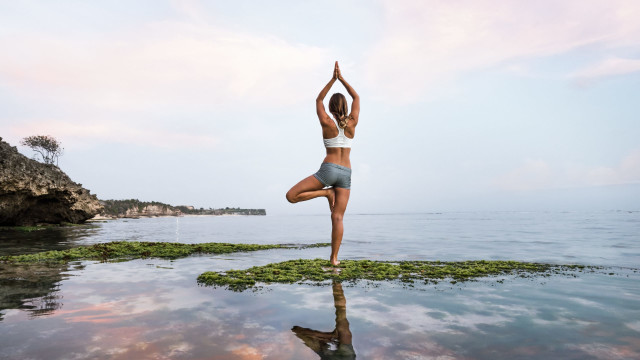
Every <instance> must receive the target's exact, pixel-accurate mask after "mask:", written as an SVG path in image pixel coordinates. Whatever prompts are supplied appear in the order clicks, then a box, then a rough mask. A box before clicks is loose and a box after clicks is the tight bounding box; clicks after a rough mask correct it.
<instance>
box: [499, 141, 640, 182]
mask: <svg viewBox="0 0 640 360" xmlns="http://www.w3.org/2000/svg"><path fill="white" fill-rule="evenodd" d="M639 183H640V149H637V150H634V151H632V152H631V153H629V154H628V155H626V156H625V157H623V158H622V160H621V161H620V162H619V164H618V165H616V166H596V167H593V166H592V167H589V166H583V165H580V164H569V165H567V166H564V167H557V166H556V167H554V166H552V165H550V164H549V163H548V162H546V161H544V160H541V159H535V160H533V159H527V160H525V161H524V163H523V164H522V165H520V166H518V167H517V168H515V169H513V170H510V171H508V172H506V173H503V174H501V175H499V176H498V177H496V179H495V180H494V181H493V184H494V185H495V186H497V187H498V188H499V189H502V190H509V191H528V190H538V189H552V188H574V187H585V186H607V185H624V184H639Z"/></svg>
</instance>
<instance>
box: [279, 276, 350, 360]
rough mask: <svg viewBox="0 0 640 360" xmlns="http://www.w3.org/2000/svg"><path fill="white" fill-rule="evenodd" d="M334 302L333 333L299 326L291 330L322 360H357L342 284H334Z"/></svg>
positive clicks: (335, 282)
mask: <svg viewBox="0 0 640 360" xmlns="http://www.w3.org/2000/svg"><path fill="white" fill-rule="evenodd" d="M333 302H334V305H335V307H336V328H335V329H334V330H333V331H331V332H323V331H317V330H311V329H307V328H303V327H299V326H294V327H293V329H291V330H292V331H293V332H294V333H295V334H296V336H297V337H299V338H300V339H301V340H302V341H303V342H304V343H305V345H307V346H308V347H309V348H311V350H313V351H315V352H316V354H318V355H320V359H322V360H339V359H340V360H342V359H345V360H346V359H355V358H356V353H355V351H354V350H353V345H351V330H349V321H348V320H347V300H346V299H345V297H344V292H343V291H342V284H341V283H339V282H337V281H335V280H334V282H333Z"/></svg>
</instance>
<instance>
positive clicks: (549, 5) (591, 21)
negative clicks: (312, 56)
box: [366, 0, 640, 102]
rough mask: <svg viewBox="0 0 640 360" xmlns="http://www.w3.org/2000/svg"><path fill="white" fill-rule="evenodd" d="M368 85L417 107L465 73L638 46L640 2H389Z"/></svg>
mask: <svg viewBox="0 0 640 360" xmlns="http://www.w3.org/2000/svg"><path fill="white" fill-rule="evenodd" d="M383 7H384V13H385V18H384V20H383V24H382V25H381V26H382V27H383V31H382V33H384V34H385V35H384V36H383V37H382V38H381V40H380V41H379V43H378V44H377V45H376V46H375V47H374V48H373V49H372V51H371V52H370V53H369V54H367V58H368V59H370V60H369V61H368V62H367V64H366V72H367V78H368V82H369V83H370V84H371V85H372V86H373V87H374V88H377V89H380V94H379V95H382V96H385V97H388V98H391V99H394V100H395V101H398V102H413V101H416V100H417V99H419V98H422V97H424V96H425V95H426V94H429V93H430V92H434V91H437V90H439V89H440V88H441V86H442V85H443V84H445V83H446V81H447V80H450V79H452V78H455V77H456V76H459V75H461V74H463V73H464V72H467V71H471V70H474V69H480V68H486V67H489V66H495V65H500V64H504V65H505V66H509V65H510V64H507V63H508V62H510V61H511V62H513V61H524V60H526V59H531V58H536V57H543V56H549V55H554V54H560V53H565V52H568V51H570V50H574V49H577V48H579V47H583V46H587V45H589V46H598V47H601V48H603V49H607V50H611V49H614V48H616V47H623V46H637V45H638V44H639V42H640V41H639V39H640V22H638V21H637V19H638V18H640V3H638V2H637V1H626V0H618V1H582V0H573V1H562V2H558V1H536V2H513V1H502V2H496V1H491V0H480V1H417V0H416V1H403V2H396V1H391V0H388V1H384V2H383Z"/></svg>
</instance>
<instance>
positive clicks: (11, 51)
mask: <svg viewBox="0 0 640 360" xmlns="http://www.w3.org/2000/svg"><path fill="white" fill-rule="evenodd" d="M0 46H1V47H2V49H3V55H2V56H0V84H3V85H4V86H7V87H8V88H9V89H10V90H11V91H12V92H14V93H15V92H17V93H19V94H20V95H21V96H24V97H27V98H37V99H41V100H42V99H44V100H45V101H47V100H48V101H52V102H55V103H59V102H62V103H65V104H77V105H81V106H87V105H90V106H96V107H99V108H105V109H117V110H123V109H141V108H142V109H149V108H155V107H160V108H162V107H166V106H167V105H191V106H205V107H220V106H230V107H233V106H238V105H246V104H261V105H267V104H275V105H276V106H286V105H289V104H292V103H295V102H296V101H299V100H300V99H301V97H302V96H303V95H304V94H308V93H314V92H315V88H314V89H313V91H311V90H310V89H309V91H305V90H307V86H310V85H317V84H310V82H309V80H308V78H309V74H313V73H315V72H316V71H317V70H319V69H320V67H321V66H322V67H323V69H324V68H326V64H329V63H330V60H329V59H328V54H327V52H326V51H325V50H324V49H322V48H319V47H314V46H308V45H304V44H292V43H289V42H287V41H285V40H283V39H280V38H277V37H274V36H270V35H266V34H252V33H242V32H232V31H228V30H226V29H224V28H220V27H216V26H214V25H209V24H207V23H205V22H189V23H185V22H180V21H158V22H152V23H145V24H142V25H140V26H139V28H137V29H134V30H127V31H126V32H117V31H114V32H111V33H108V34H106V35H100V36H99V35H97V34H88V35H87V34H84V35H77V36H73V37H70V36H64V37H63V36H56V35H55V34H46V33H41V32H37V33H34V32H32V33H24V32H21V33H17V34H13V35H12V36H11V37H9V36H4V37H1V36H0ZM303 79H304V81H303Z"/></svg>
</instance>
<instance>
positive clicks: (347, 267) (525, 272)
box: [198, 259, 589, 291]
mask: <svg viewBox="0 0 640 360" xmlns="http://www.w3.org/2000/svg"><path fill="white" fill-rule="evenodd" d="M585 268H589V267H587V266H584V265H553V264H541V263H528V262H519V261H487V260H478V261H459V262H443V261H399V262H387V261H372V260H344V261H342V262H341V263H340V265H339V266H337V267H333V266H331V264H330V263H329V261H327V260H323V259H312V260H307V259H299V260H290V261H285V262H280V263H273V264H268V265H265V266H255V267H252V268H249V269H246V270H228V271H224V272H213V271H208V272H205V273H202V274H201V275H200V276H198V283H200V284H203V285H208V286H220V287H224V288H227V289H229V290H233V291H243V290H246V289H249V288H252V287H254V286H256V284H258V283H265V284H270V283H284V284H293V283H304V282H310V283H322V282H324V281H326V280H337V281H356V280H371V281H401V282H404V283H407V284H408V285H412V284H414V283H415V282H416V281H418V282H424V283H438V282H439V281H443V280H449V281H450V282H451V283H454V284H455V283H457V282H462V281H469V280H472V279H477V278H481V277H488V276H497V275H518V276H523V277H527V276H531V275H534V274H541V275H551V274H554V273H555V274H561V273H567V272H575V271H583V270H584V269H585Z"/></svg>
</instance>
